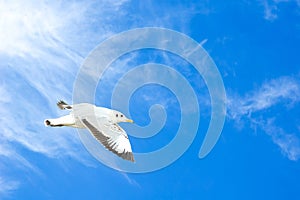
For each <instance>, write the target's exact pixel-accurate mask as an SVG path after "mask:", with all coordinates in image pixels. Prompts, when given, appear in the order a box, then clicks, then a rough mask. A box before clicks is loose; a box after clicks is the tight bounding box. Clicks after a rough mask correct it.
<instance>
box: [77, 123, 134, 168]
mask: <svg viewBox="0 0 300 200" xmlns="http://www.w3.org/2000/svg"><path fill="white" fill-rule="evenodd" d="M80 121H81V122H82V124H83V125H84V126H85V127H86V128H87V129H88V130H89V131H90V132H91V133H92V135H93V136H94V137H95V138H96V139H97V140H98V141H99V142H101V144H102V145H103V146H104V147H105V148H106V149H108V150H109V151H111V152H113V153H115V154H116V155H118V156H119V157H121V158H123V159H125V160H129V161H132V162H134V157H133V154H132V150H131V145H130V142H129V139H128V136H127V134H126V132H125V131H124V130H123V129H122V128H121V127H120V126H119V125H117V124H114V123H112V122H110V121H109V120H107V119H106V118H101V119H97V121H95V120H93V119H91V118H82V119H80Z"/></svg>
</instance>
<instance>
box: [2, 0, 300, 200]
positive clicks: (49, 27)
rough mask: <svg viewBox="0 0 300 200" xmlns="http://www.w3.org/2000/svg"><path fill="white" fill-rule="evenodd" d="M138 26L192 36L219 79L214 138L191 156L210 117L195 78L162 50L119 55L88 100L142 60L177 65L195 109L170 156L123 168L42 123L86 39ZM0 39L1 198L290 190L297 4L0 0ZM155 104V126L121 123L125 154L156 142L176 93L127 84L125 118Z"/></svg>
mask: <svg viewBox="0 0 300 200" xmlns="http://www.w3.org/2000/svg"><path fill="white" fill-rule="evenodd" d="M141 27H163V28H168V29H172V30H175V31H179V32H182V33H184V34H186V35H188V36H189V37H191V38H193V39H194V40H195V41H197V42H199V43H201V42H203V48H204V49H205V50H206V51H207V52H208V53H209V55H210V56H211V58H212V59H213V60H214V62H215V64H216V66H217V67H218V69H219V71H220V74H221V76H222V78H223V82H224V86H225V89H226V95H227V100H226V102H227V114H226V121H225V124H224V128H223V131H222V134H221V137H220V138H219V141H218V143H217V144H216V146H215V147H214V149H213V150H212V151H211V152H210V154H209V155H208V156H207V157H205V158H204V159H199V158H198V152H199V148H200V146H201V144H202V141H203V138H204V135H205V133H206V131H207V128H208V124H209V120H210V115H211V113H210V110H211V106H210V100H209V92H208V90H207V88H206V86H205V82H204V81H203V80H202V78H201V75H199V74H198V73H197V72H196V71H195V70H194V69H193V68H192V66H190V65H189V64H187V63H186V62H185V61H184V60H181V58H179V57H177V56H175V55H172V54H170V53H166V52H159V51H156V50H149V49H148V50H141V51H140V52H133V53H132V54H128V55H125V56H123V57H122V58H120V59H119V60H117V61H116V62H115V63H113V64H112V66H111V68H110V69H109V70H108V71H107V72H106V74H105V76H103V79H101V80H100V84H99V87H97V90H96V95H95V102H96V104H97V105H99V106H106V107H110V106H111V105H110V102H111V93H112V90H113V86H114V85H115V83H116V82H117V81H118V79H120V78H121V77H122V74H123V73H125V72H126V71H128V70H130V69H133V68H134V67H135V66H137V65H140V64H145V63H148V62H154V63H161V64H166V65H169V66H172V67H174V69H176V70H178V71H179V72H180V73H181V74H183V76H184V77H185V78H186V79H187V80H188V81H189V82H190V84H191V86H192V87H193V89H194V91H195V93H196V95H197V99H198V103H199V106H200V108H201V114H200V118H201V120H200V123H199V129H198V132H197V135H196V137H195V139H194V141H193V143H192V144H191V146H190V147H189V148H188V150H187V151H186V152H185V153H184V154H183V155H182V156H181V157H180V158H179V159H178V160H177V161H176V162H174V163H172V164H171V165H169V166H167V167H165V168H163V169H160V170H157V171H154V172H149V173H141V174H132V173H124V172H119V171H116V170H113V169H111V168H109V167H107V166H105V165H103V164H102V163H100V162H98V161H97V160H96V159H95V158H94V157H93V156H92V155H90V154H89V152H88V151H87V150H86V148H85V147H84V145H83V144H82V143H81V141H80V138H79V136H78V133H77V131H76V130H75V129H71V128H65V127H63V128H48V127H45V126H44V124H43V120H44V119H45V118H49V117H51V118H52V117H53V118H54V117H57V116H61V115H63V114H66V112H64V111H60V110H58V109H57V107H56V105H55V104H56V101H57V100H59V99H64V100H66V101H67V102H72V92H73V84H74V82H75V80H76V75H77V73H78V70H79V69H80V66H81V64H82V63H83V61H84V59H85V58H86V57H87V56H88V55H89V53H90V52H91V51H92V50H93V49H94V48H95V47H96V46H97V45H99V44H100V43H101V42H102V41H104V40H105V39H107V38H108V37H110V36H113V35H114V34H117V33H120V32H122V31H127V30H130V29H133V28H141ZM0 41H1V42H0V60H1V62H0V113H1V116H0V122H1V126H0V198H1V199H66V198H69V199H71V198H72V199H82V198H89V199H120V198H123V199H129V198H130V199H192V198H194V199H299V188H300V182H299V178H300V175H299V174H300V164H299V162H300V125H299V124H300V118H299V114H300V113H299V111H300V109H299V108H300V71H299V69H300V61H299V56H298V52H300V1H298V0H253V1H247V0H243V1H230V2H228V1H220V0H213V1H208V0H205V1H147V0H146V1H130V0H121V1H112V0H103V1H68V2H62V1H53V2H50V1H27V2H26V3H22V1H16V0H15V1H5V0H4V1H0ZM182 66H185V67H184V68H183V67H182ZM104 88H105V89H104ZM156 103H160V104H161V105H163V106H164V107H165V111H166V114H167V118H166V123H165V126H164V127H163V128H162V129H161V131H160V132H159V133H157V134H156V135H155V136H153V137H150V138H147V139H142V138H136V137H133V136H130V132H129V131H128V134H129V137H130V140H131V144H132V147H133V151H135V152H149V151H153V150H156V149H159V148H161V147H163V146H164V145H166V144H168V141H170V140H172V138H173V137H174V136H175V135H176V132H177V129H178V126H179V122H180V114H178V113H179V112H180V107H179V102H178V100H177V99H176V95H174V94H172V92H170V91H169V90H168V89H167V88H165V87H162V86H159V85H155V84H152V85H147V86H145V87H142V88H140V89H139V90H137V91H136V92H135V93H134V95H133V96H132V99H131V101H130V105H129V108H130V112H131V117H132V118H133V119H134V120H135V121H136V123H137V124H138V125H140V126H145V125H147V124H148V123H149V121H150V118H149V115H148V110H149V108H150V107H151V105H153V104H156ZM157 120H162V119H157ZM123 127H124V128H125V129H126V130H131V129H130V126H129V125H124V126H123ZM132 134H133V135H136V134H137V133H132ZM141 134H142V133H141Z"/></svg>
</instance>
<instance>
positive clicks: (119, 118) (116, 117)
mask: <svg viewBox="0 0 300 200" xmlns="http://www.w3.org/2000/svg"><path fill="white" fill-rule="evenodd" d="M112 119H113V121H114V122H115V123H119V122H130V123H133V120H132V119H128V118H127V117H126V116H125V115H124V114H123V113H121V112H119V111H115V110H113V111H112Z"/></svg>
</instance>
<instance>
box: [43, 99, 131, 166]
mask: <svg viewBox="0 0 300 200" xmlns="http://www.w3.org/2000/svg"><path fill="white" fill-rule="evenodd" d="M57 106H58V107H59V108H60V109H64V110H70V113H69V114H68V115H65V116H62V117H59V118H55V119H46V120H45V122H44V123H45V125H46V126H51V127H61V126H69V127H73V128H87V129H88V130H89V131H90V132H91V134H92V135H93V136H94V137H95V138H96V139H97V140H98V141H99V142H100V143H101V144H102V145H103V146H105V148H107V149H108V150H110V151H112V152H113V153H115V154H116V155H118V156H120V157H122V158H123V159H126V160H130V161H134V158H133V154H132V150H131V145H130V142H129V140H128V136H127V134H126V132H125V131H124V130H123V129H122V128H121V127H120V126H119V125H118V123H119V122H133V121H132V120H130V119H128V118H127V117H126V116H125V115H124V114H122V113H121V112H119V111H116V110H111V109H108V108H104V107H97V106H95V105H92V104H88V103H81V104H75V105H68V104H67V103H65V102H63V101H59V102H58V103H57Z"/></svg>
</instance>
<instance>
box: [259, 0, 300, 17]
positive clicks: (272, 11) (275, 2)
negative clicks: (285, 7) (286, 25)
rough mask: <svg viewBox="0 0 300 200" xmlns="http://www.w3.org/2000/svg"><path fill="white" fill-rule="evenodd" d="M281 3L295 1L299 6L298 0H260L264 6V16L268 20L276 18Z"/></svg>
mask: <svg viewBox="0 0 300 200" xmlns="http://www.w3.org/2000/svg"><path fill="white" fill-rule="evenodd" d="M281 3H295V4H296V5H297V6H298V7H299V6H300V1H299V0H262V1H261V4H262V5H263V7H264V18H265V19H266V20H268V21H274V20H276V19H277V18H278V11H279V10H280V9H279V7H280V4H281Z"/></svg>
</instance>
